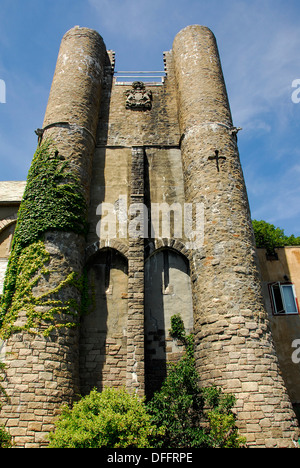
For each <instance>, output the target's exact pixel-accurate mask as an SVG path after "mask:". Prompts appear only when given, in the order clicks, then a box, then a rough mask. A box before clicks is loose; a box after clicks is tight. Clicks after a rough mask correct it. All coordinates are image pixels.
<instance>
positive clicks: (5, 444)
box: [0, 426, 12, 448]
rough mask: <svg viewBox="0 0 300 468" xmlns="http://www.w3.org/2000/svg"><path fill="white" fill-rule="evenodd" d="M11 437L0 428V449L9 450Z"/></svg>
mask: <svg viewBox="0 0 300 468" xmlns="http://www.w3.org/2000/svg"><path fill="white" fill-rule="evenodd" d="M11 447H12V443H11V435H10V434H9V433H8V432H7V431H6V430H5V429H4V427H2V426H0V448H11Z"/></svg>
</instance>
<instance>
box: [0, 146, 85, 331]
mask: <svg viewBox="0 0 300 468" xmlns="http://www.w3.org/2000/svg"><path fill="white" fill-rule="evenodd" d="M70 169H71V165H70V163H69V162H68V161H66V160H65V159H64V157H63V156H61V155H60V154H59V153H58V151H57V150H56V148H55V146H54V143H53V142H52V141H51V140H50V139H47V140H45V141H44V142H43V143H42V144H41V145H40V146H39V147H38V149H37V151H36V153H35V155H34V158H33V161H32V165H31V168H30V170H29V173H28V178H27V184H26V189H25V192H24V196H23V200H22V203H21V206H20V209H19V213H18V221H17V226H16V230H15V234H14V240H13V244H12V252H11V255H10V259H9V263H8V268H7V272H6V277H5V282H4V293H3V296H2V300H1V307H0V327H1V329H0V335H1V336H2V337H5V338H7V337H8V336H9V335H10V334H11V333H13V332H15V331H19V330H20V328H18V327H15V326H14V323H15V321H16V319H17V318H18V314H19V312H20V311H26V316H27V322H26V324H25V325H24V326H23V327H21V328H22V329H24V328H25V329H28V330H30V331H33V330H38V329H39V325H40V324H41V323H42V322H48V323H49V326H48V327H46V329H44V330H43V333H44V334H47V333H50V331H51V330H52V329H53V328H55V327H59V326H68V327H70V326H75V324H76V322H66V323H64V324H63V325H62V324H60V325H59V323H58V322H56V321H55V317H56V316H57V314H58V315H59V314H66V315H68V316H69V315H71V316H72V315H73V316H74V315H76V314H78V313H79V305H78V304H77V303H76V301H75V300H74V299H70V300H69V301H65V302H64V303H62V301H59V300H57V299H55V295H56V293H58V292H59V291H60V290H61V289H62V288H64V287H66V286H70V285H72V286H74V287H76V288H77V290H79V292H80V293H81V295H82V297H83V304H85V303H86V292H85V289H86V288H87V284H86V281H85V279H84V278H78V275H77V274H76V273H75V272H71V273H70V274H69V275H68V277H67V279H66V280H64V281H62V282H61V283H60V284H59V285H58V286H57V287H56V288H55V289H53V290H52V291H48V292H47V294H44V295H41V296H39V297H36V296H35V295H34V294H33V288H34V287H35V286H36V285H37V284H38V282H39V281H40V280H41V278H42V276H45V275H49V274H50V273H51V272H50V271H49V269H48V266H49V262H50V255H49V253H48V252H47V251H46V249H45V245H44V240H43V235H44V233H45V232H47V231H64V232H74V233H78V234H82V235H84V234H85V233H86V232H87V223H86V213H87V206H86V201H85V199H84V196H83V193H82V191H81V189H80V184H79V180H78V179H77V178H76V176H75V175H74V174H73V172H72V171H71V170H70ZM85 306H86V304H85V305H84V307H85ZM38 311H40V312H38ZM60 322H64V321H63V320H62V321H60Z"/></svg>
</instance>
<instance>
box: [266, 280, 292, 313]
mask: <svg viewBox="0 0 300 468" xmlns="http://www.w3.org/2000/svg"><path fill="white" fill-rule="evenodd" d="M269 291H270V297H271V304H272V309H273V313H274V315H287V314H298V313H299V310H298V301H297V297H296V292H295V287H294V285H293V284H292V283H280V282H276V283H271V284H269Z"/></svg>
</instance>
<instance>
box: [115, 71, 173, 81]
mask: <svg viewBox="0 0 300 468" xmlns="http://www.w3.org/2000/svg"><path fill="white" fill-rule="evenodd" d="M114 76H115V78H116V84H121V83H133V82H134V81H143V82H144V83H157V84H161V83H163V82H164V78H165V76H166V74H165V72H164V71H162V70H159V71H115V73H114Z"/></svg>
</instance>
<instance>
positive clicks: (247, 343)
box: [0, 26, 297, 447]
mask: <svg viewBox="0 0 300 468" xmlns="http://www.w3.org/2000/svg"><path fill="white" fill-rule="evenodd" d="M164 62H165V71H166V76H165V78H164V80H163V83H159V84H153V83H151V84H148V83H144V84H143V83H139V84H132V83H123V84H120V83H117V82H116V80H115V78H114V77H113V75H112V71H113V64H114V54H113V52H112V51H108V52H107V51H106V48H105V46H104V43H103V41H102V38H101V37H100V36H99V35H98V33H96V32H95V31H91V30H88V29H86V28H79V27H76V28H73V29H72V30H71V31H69V32H68V33H67V34H66V35H65V37H64V39H63V41H62V45H61V49H60V52H59V56H58V61H57V67H56V71H55V75H54V79H53V85H52V88H51V92H50V97H49V102H48V106H47V110H46V115H45V119H44V124H43V129H42V130H40V131H39V132H38V133H39V138H40V142H42V141H43V139H45V138H47V137H51V138H52V139H53V140H54V142H55V144H56V147H57V150H58V152H59V154H61V155H62V156H63V157H64V158H65V160H67V161H68V162H69V163H70V165H71V167H72V171H73V173H74V175H76V177H77V178H78V181H79V185H80V188H81V190H82V192H83V194H84V197H85V200H86V202H87V205H88V214H87V219H88V222H89V232H88V233H87V236H86V238H84V237H83V236H80V235H78V234H75V233H71V232H68V233H63V232H59V231H56V232H54V233H51V232H48V233H44V236H45V240H46V242H45V247H46V249H47V251H48V253H49V254H50V270H51V273H50V277H49V278H41V279H40V281H39V282H38V284H37V286H36V288H35V293H36V294H37V295H39V294H45V293H47V291H49V292H50V291H51V290H52V289H53V287H55V285H56V286H57V285H59V284H60V283H61V282H63V281H64V280H65V279H66V278H67V276H68V275H69V274H70V272H76V273H77V274H78V275H79V276H80V277H82V275H83V274H85V275H86V278H87V284H88V295H89V303H88V307H87V308H86V310H85V314H82V315H81V316H80V317H79V315H78V317H77V319H76V325H77V327H76V328H72V329H69V328H59V329H56V330H55V331H53V332H52V333H51V334H50V335H49V336H48V337H42V336H41V332H42V329H43V325H41V329H40V330H36V332H37V333H36V335H33V336H31V335H29V334H28V333H25V332H23V333H17V334H14V335H13V336H12V337H11V338H10V339H9V340H8V341H7V342H6V343H5V347H4V348H3V349H2V354H3V355H4V357H5V360H6V362H7V371H6V380H5V387H6V390H7V393H8V396H9V397H10V398H11V400H10V402H6V403H5V406H4V408H3V410H2V411H1V420H0V423H4V424H6V425H7V427H8V428H9V430H10V431H11V433H12V435H13V436H14V440H15V442H16V445H17V446H20V447H23V446H25V447H31V446H43V445H44V444H46V439H45V437H46V434H47V431H49V430H50V429H51V427H53V426H52V425H53V422H54V419H53V418H54V417H55V415H56V414H57V411H58V410H59V406H60V404H61V403H63V402H67V403H69V402H70V401H71V400H72V399H73V398H74V397H75V395H76V393H78V392H81V393H83V394H85V393H88V392H89V390H91V389H92V388H93V387H94V386H97V387H98V388H99V390H101V389H102V388H103V387H104V386H120V385H124V384H125V385H126V386H127V389H128V390H130V391H132V392H136V393H138V394H139V395H143V394H144V393H146V394H148V395H149V394H151V392H153V391H154V390H155V389H156V388H155V386H156V387H159V385H160V383H161V381H162V379H163V377H164V375H165V373H166V365H167V362H168V361H173V360H176V359H177V358H178V357H180V355H181V352H182V350H181V349H180V347H177V346H176V343H175V342H174V341H173V340H172V339H171V337H170V336H169V323H170V317H171V315H172V314H173V313H177V312H180V313H181V314H182V316H183V318H184V321H185V325H186V328H187V330H188V331H193V332H194V334H195V340H196V362H197V368H198V372H199V380H200V383H201V384H202V385H211V384H216V385H219V386H221V387H222V388H223V389H224V390H225V391H230V392H232V393H234V394H235V395H236V397H237V403H236V412H237V417H238V425H239V428H240V431H241V433H242V434H243V435H245V436H246V437H247V440H248V444H249V445H250V446H260V447H279V446H282V447H294V441H295V440H296V439H297V433H296V432H297V423H296V418H295V415H294V413H293V411H292V407H291V403H290V401H289V398H288V394H287V391H286V388H285V386H284V382H283V380H282V377H281V373H280V368H279V365H278V360H277V356H276V351H275V347H274V343H273V340H272V336H271V333H270V329H269V323H268V319H267V314H266V312H265V308H264V304H263V299H262V292H261V284H260V277H259V269H258V265H257V259H256V252H255V244H254V236H253V232H252V227H251V219H250V212H249V206H248V199H247V193H246V188H245V183H244V178H243V173H242V169H241V165H240V160H239V154H238V148H237V131H238V129H236V128H235V127H234V125H233V123H232V118H231V113H230V107H229V103H228V97H227V93H226V87H225V83H224V79H223V74H222V69H221V65H220V59H219V55H218V50H217V45H216V41H215V38H214V36H213V34H212V32H211V31H210V30H209V29H207V28H205V27H201V26H190V27H188V28H185V29H184V30H183V31H181V32H180V33H179V34H178V35H177V36H176V38H175V40H174V44H173V48H172V50H171V51H169V52H165V54H164ZM155 203H157V204H163V203H165V204H167V207H170V206H171V205H172V204H174V203H175V204H177V208H180V209H181V214H183V213H184V207H185V204H190V206H192V207H193V208H194V210H193V212H192V213H193V219H192V220H193V226H192V227H193V229H195V227H199V222H198V224H197V221H199V219H196V218H197V216H199V213H200V212H197V210H195V206H199V207H201V210H202V211H201V216H202V215H203V216H202V217H201V219H200V221H201V222H200V227H201V229H202V230H203V236H202V237H201V242H200V243H199V244H197V245H195V244H193V242H190V240H191V239H190V238H189V236H188V234H187V232H186V231H185V230H184V229H183V230H181V233H180V234H179V235H178V232H177V231H176V228H177V226H175V224H174V223H173V225H172V227H171V230H170V233H168V234H163V233H162V232H160V231H159V232H157V231H156V232H154V231H153V229H152V228H153V225H154V223H155V213H154V211H152V207H153V204H155ZM133 204H135V205H136V204H139V205H140V206H142V205H143V206H144V207H145V213H146V215H145V216H144V217H142V218H140V219H141V220H140V233H143V230H142V226H141V225H143V224H144V228H145V229H144V232H145V230H146V231H147V235H144V234H140V235H133V233H132V231H130V230H129V229H128V226H129V225H130V223H131V222H132V221H134V218H135V216H136V212H135V214H133V213H132V212H131V211H130V210H131V209H132V205H133ZM160 208H162V205H160ZM175 208H176V207H175V206H173V209H172V210H171V212H172V213H171V214H170V213H168V212H164V213H162V214H160V215H159V219H160V220H161V221H165V220H166V218H167V217H168V216H169V215H170V219H172V220H174V219H175V222H177V221H178V219H179V218H178V216H179V215H178V213H177V214H175V211H176V210H175ZM103 210H104V211H103ZM105 210H106V212H105ZM107 210H108V211H109V212H110V216H111V218H108V217H107ZM174 210H175V211H174ZM142 211H143V210H142ZM105 216H106V221H107V223H108V224H107V227H109V226H108V225H109V224H110V226H111V221H109V219H110V220H115V222H116V227H117V230H116V233H115V234H114V233H112V232H111V231H109V230H108V232H106V231H105V230H101V223H102V228H103V223H104V221H105ZM176 216H177V218H176ZM124 217H125V218H124ZM124 219H125V222H124ZM176 219H177V221H176ZM122 223H123V224H122ZM121 225H122V226H123V228H124V226H125V232H124V229H123V230H122V229H121V231H119V228H120V226H121ZM183 227H184V226H183ZM145 265H146V266H145ZM67 298H73V299H76V301H78V302H80V301H81V297H79V291H78V288H77V289H76V288H75V289H74V287H71V286H70V287H68V288H64V289H63V291H62V300H64V301H66V300H67ZM24 320H26V317H25V316H24V314H23V313H22V312H21V313H20V314H19V317H18V321H19V322H20V323H22V321H24ZM64 320H67V317H65V318H64ZM3 350H4V351H3ZM8 351H11V354H10V353H9V352H8ZM147 372H148V374H147ZM153 382H154V385H152V384H153ZM151 385H152V386H151Z"/></svg>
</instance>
